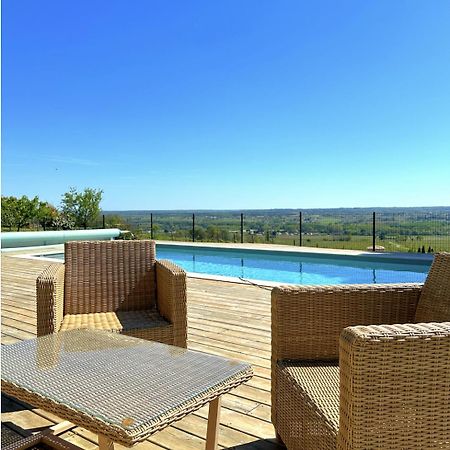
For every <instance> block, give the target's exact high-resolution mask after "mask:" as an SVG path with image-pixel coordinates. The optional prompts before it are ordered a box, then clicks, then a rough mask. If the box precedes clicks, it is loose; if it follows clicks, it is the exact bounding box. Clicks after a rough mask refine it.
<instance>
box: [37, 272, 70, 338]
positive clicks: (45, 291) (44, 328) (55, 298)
mask: <svg viewBox="0 0 450 450" xmlns="http://www.w3.org/2000/svg"><path fill="white" fill-rule="evenodd" d="M63 316H64V264H51V265H50V266H48V267H47V268H46V269H44V271H43V272H42V273H41V274H40V275H39V276H38V277H37V280H36V319H37V323H36V325H37V329H36V331H37V335H38V336H44V335H46V334H50V333H56V332H57V331H58V330H59V328H60V326H61V322H62V320H63Z"/></svg>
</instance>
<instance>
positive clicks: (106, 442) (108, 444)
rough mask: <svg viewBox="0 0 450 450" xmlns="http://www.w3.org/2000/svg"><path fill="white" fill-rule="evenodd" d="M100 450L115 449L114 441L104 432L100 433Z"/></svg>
mask: <svg viewBox="0 0 450 450" xmlns="http://www.w3.org/2000/svg"><path fill="white" fill-rule="evenodd" d="M98 448H99V450H114V442H113V441H112V440H111V439H109V437H106V436H104V435H103V434H99V435H98Z"/></svg>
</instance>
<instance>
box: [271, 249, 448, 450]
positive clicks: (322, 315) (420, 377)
mask: <svg viewBox="0 0 450 450" xmlns="http://www.w3.org/2000/svg"><path fill="white" fill-rule="evenodd" d="M373 324H385V325H373ZM393 324H401V325H393ZM272 422H273V424H274V426H275V430H276V433H277V435H278V437H279V438H280V439H281V440H282V441H283V442H284V443H285V444H286V446H287V447H288V449H291V450H292V449H302V450H307V449H314V450H319V449H336V448H338V449H361V450H362V449H389V450H391V449H404V450H406V449H444V448H446V449H449V448H450V253H441V254H439V255H436V257H435V260H434V262H433V265H432V267H431V270H430V272H429V275H428V277H427V280H426V282H425V284H424V285H423V287H422V285H419V284H410V285H353V286H310V287H307V286H306V287H280V288H275V289H274V290H273V292H272Z"/></svg>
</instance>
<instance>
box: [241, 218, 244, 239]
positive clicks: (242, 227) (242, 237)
mask: <svg viewBox="0 0 450 450" xmlns="http://www.w3.org/2000/svg"><path fill="white" fill-rule="evenodd" d="M243 243H244V213H241V244H243Z"/></svg>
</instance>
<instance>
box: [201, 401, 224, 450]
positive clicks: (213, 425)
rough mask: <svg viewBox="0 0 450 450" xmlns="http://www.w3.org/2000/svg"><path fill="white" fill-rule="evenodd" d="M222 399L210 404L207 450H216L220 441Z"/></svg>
mask: <svg viewBox="0 0 450 450" xmlns="http://www.w3.org/2000/svg"><path fill="white" fill-rule="evenodd" d="M221 400H222V399H221V397H217V398H216V399H215V400H213V401H212V402H210V403H209V413H208V430H207V431H206V447H205V449H206V450H216V449H217V441H218V440H219V423H220V404H221Z"/></svg>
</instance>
